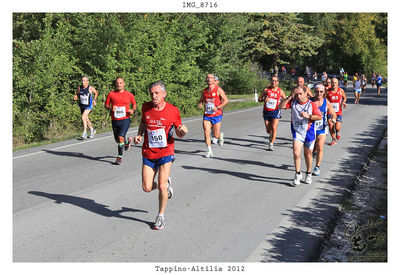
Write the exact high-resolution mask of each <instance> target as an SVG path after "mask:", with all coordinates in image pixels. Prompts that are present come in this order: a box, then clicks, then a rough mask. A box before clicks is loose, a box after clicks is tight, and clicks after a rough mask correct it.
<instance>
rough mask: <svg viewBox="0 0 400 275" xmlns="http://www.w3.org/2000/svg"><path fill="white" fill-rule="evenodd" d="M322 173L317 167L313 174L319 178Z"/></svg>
mask: <svg viewBox="0 0 400 275" xmlns="http://www.w3.org/2000/svg"><path fill="white" fill-rule="evenodd" d="M320 172H321V170H320V169H319V167H316V166H315V168H314V171H313V172H312V174H313V175H314V176H319V173H320Z"/></svg>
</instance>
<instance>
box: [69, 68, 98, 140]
mask: <svg viewBox="0 0 400 275" xmlns="http://www.w3.org/2000/svg"><path fill="white" fill-rule="evenodd" d="M98 95H99V93H98V92H97V90H96V89H95V88H94V87H93V86H91V85H89V77H87V76H82V85H80V86H79V87H78V90H77V92H76V94H75V95H74V100H75V101H76V100H79V107H80V109H81V116H82V124H83V133H82V139H83V138H86V137H87V133H86V129H87V127H88V126H89V129H90V136H89V138H93V137H94V134H95V133H96V130H95V129H94V128H93V127H92V124H91V123H90V120H89V114H90V112H91V111H92V109H93V107H94V106H95V105H96V99H97V96H98Z"/></svg>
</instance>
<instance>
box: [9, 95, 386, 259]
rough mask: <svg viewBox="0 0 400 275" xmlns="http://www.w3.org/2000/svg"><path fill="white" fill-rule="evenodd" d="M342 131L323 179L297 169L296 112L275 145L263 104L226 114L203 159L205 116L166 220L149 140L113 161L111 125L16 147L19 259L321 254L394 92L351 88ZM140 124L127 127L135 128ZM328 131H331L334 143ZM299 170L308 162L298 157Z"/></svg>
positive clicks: (184, 153) (184, 144)
mask: <svg viewBox="0 0 400 275" xmlns="http://www.w3.org/2000/svg"><path fill="white" fill-rule="evenodd" d="M347 95H348V97H349V100H348V103H349V106H348V109H347V110H345V111H344V114H343V126H342V139H341V140H340V142H339V143H338V145H337V146H335V147H330V146H328V145H327V144H326V146H325V156H324V160H323V162H322V166H321V174H320V176H319V177H313V183H312V184H310V185H307V184H301V185H300V186H298V187H292V186H291V185H290V183H291V181H292V179H293V175H294V165H293V158H292V149H291V134H290V124H289V123H290V122H289V120H290V111H289V110H285V111H283V116H282V119H281V121H280V124H279V127H278V137H277V140H276V143H275V151H273V152H271V151H267V150H265V149H266V148H267V146H266V141H267V139H266V133H265V128H264V122H263V119H262V114H261V112H262V107H261V106H260V107H257V108H252V109H246V110H241V111H234V112H229V113H225V115H224V118H223V122H222V130H223V132H224V133H225V144H224V145H223V146H221V147H219V146H218V145H213V151H214V158H212V159H206V158H204V157H203V156H204V154H205V148H206V147H205V144H204V141H203V133H202V126H201V123H202V119H201V117H194V118H188V119H184V124H186V125H187V126H188V128H189V131H190V132H189V134H188V135H187V136H185V137H184V138H183V139H178V138H177V139H176V144H175V148H176V161H175V162H174V164H173V169H172V173H171V176H172V178H173V187H174V191H175V192H174V197H173V198H172V199H171V200H169V203H168V206H167V210H166V227H165V229H164V230H162V231H154V230H152V229H151V227H150V226H151V225H152V223H153V222H154V220H155V217H156V215H157V210H158V201H157V196H158V192H157V191H153V192H151V193H150V194H148V193H145V192H143V191H142V188H141V165H142V164H141V148H140V147H138V146H135V147H134V148H131V150H130V151H128V152H125V153H124V158H123V162H124V163H123V165H121V166H116V165H113V164H112V163H113V162H114V160H115V157H116V153H117V146H116V144H115V142H114V140H113V138H112V134H111V133H104V134H98V135H96V137H95V139H87V140H85V141H79V140H70V141H66V142H62V143H57V144H51V145H46V146H41V147H37V148H32V149H28V150H24V151H18V152H15V153H14V154H13V261H14V262H303V261H312V260H315V256H316V254H317V253H318V248H319V244H320V240H321V238H322V237H323V236H324V232H325V230H326V228H327V226H329V223H330V221H331V219H332V217H333V216H334V214H335V213H336V209H337V206H338V202H339V201H340V198H341V197H342V196H343V194H344V193H345V191H346V190H347V187H348V186H351V182H352V179H353V178H354V176H356V175H357V173H358V171H359V170H360V167H361V165H362V162H363V161H364V160H365V158H366V156H367V155H368V153H369V152H370V151H371V149H372V148H373V147H374V146H375V145H376V144H377V143H378V142H379V140H380V137H381V135H382V131H384V129H386V127H387V101H386V99H387V97H386V95H387V94H386V90H384V92H383V95H382V96H381V97H379V98H377V97H375V90H372V89H368V94H367V95H366V96H365V97H362V99H361V104H360V105H355V104H353V103H352V102H354V99H353V95H352V93H351V92H348V93H347ZM136 132H137V129H136V128H131V130H130V135H131V136H133V135H134V134H136ZM329 141H330V137H328V138H327V143H328V142H329ZM302 171H303V172H304V171H305V164H304V159H302Z"/></svg>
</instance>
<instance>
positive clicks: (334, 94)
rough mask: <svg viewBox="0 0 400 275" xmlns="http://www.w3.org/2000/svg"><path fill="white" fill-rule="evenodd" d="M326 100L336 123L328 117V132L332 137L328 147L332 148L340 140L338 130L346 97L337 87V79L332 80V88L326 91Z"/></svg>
mask: <svg viewBox="0 0 400 275" xmlns="http://www.w3.org/2000/svg"><path fill="white" fill-rule="evenodd" d="M326 97H327V99H328V100H329V101H330V102H331V104H332V106H333V109H334V110H335V112H336V116H337V118H336V122H333V121H332V120H331V118H332V116H331V115H328V124H329V132H330V134H331V137H332V142H331V143H329V145H331V146H334V145H336V143H337V140H339V139H340V137H341V135H340V128H341V126H342V122H343V119H342V112H343V109H342V108H347V104H346V101H347V97H346V93H345V92H344V91H343V89H342V88H340V87H339V81H338V79H337V78H332V87H331V88H329V89H328V92H327V96H326Z"/></svg>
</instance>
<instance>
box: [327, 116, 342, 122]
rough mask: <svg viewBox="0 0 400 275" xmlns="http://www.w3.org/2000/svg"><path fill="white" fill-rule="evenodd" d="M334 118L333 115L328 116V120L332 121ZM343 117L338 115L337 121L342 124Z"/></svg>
mask: <svg viewBox="0 0 400 275" xmlns="http://www.w3.org/2000/svg"><path fill="white" fill-rule="evenodd" d="M331 118H332V116H331V115H328V119H331ZM342 120H343V119H342V116H340V115H336V121H337V122H342Z"/></svg>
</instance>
